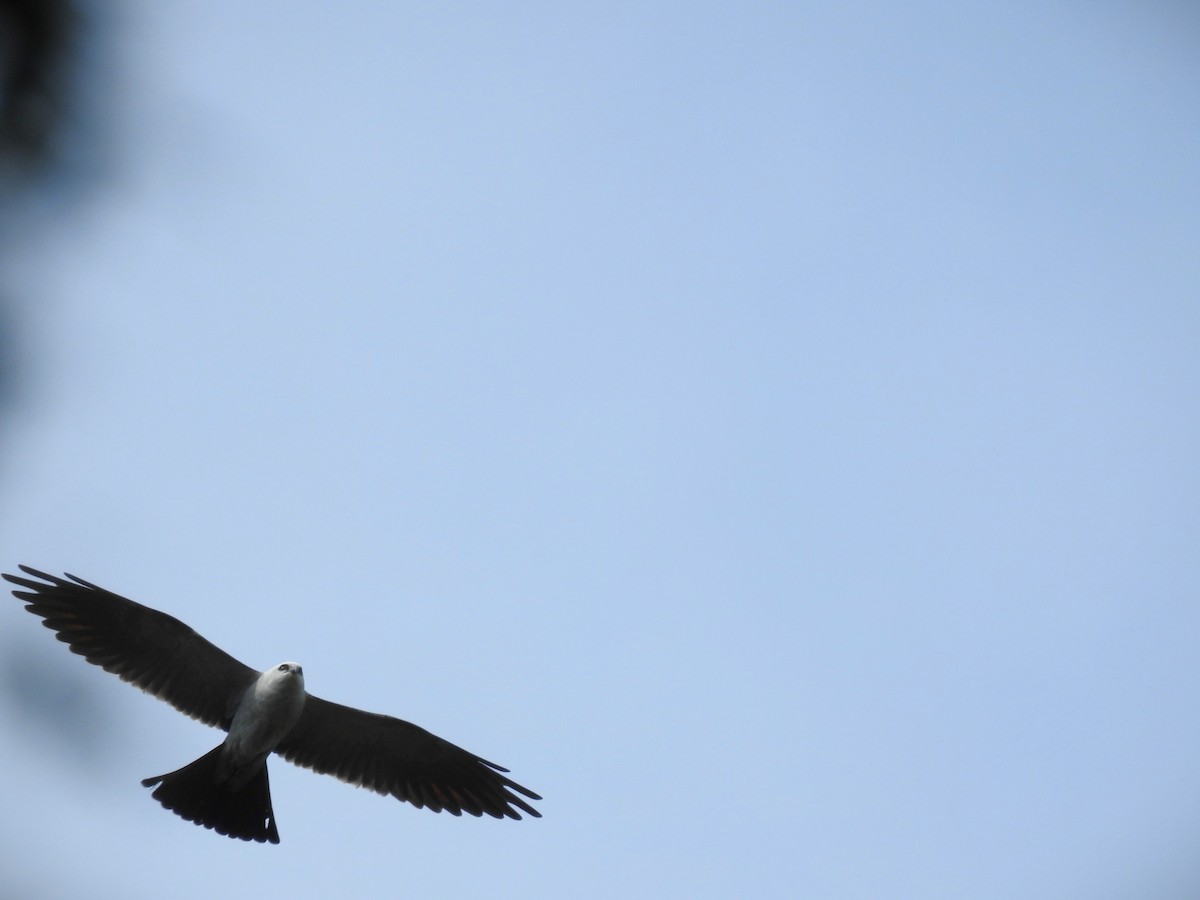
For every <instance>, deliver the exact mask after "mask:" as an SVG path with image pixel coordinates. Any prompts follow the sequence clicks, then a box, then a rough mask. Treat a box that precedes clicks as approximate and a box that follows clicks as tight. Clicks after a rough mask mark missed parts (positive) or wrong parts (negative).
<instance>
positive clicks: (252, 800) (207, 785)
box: [142, 745, 279, 844]
mask: <svg viewBox="0 0 1200 900" xmlns="http://www.w3.org/2000/svg"><path fill="white" fill-rule="evenodd" d="M223 748H224V745H222V746H218V747H217V748H215V749H214V750H211V751H210V752H208V753H205V754H204V755H203V756H202V757H200V758H199V759H198V760H196V761H195V762H194V763H189V764H188V765H186V766H184V767H183V768H182V769H179V770H177V771H175V772H171V773H170V774H168V775H156V776H155V777H153V778H146V779H144V780H143V781H142V785H143V786H144V787H154V785H158V787H157V788H156V789H155V791H154V794H153V796H154V799H155V800H157V801H158V802H159V803H161V804H162V805H163V806H165V807H166V808H167V809H169V810H171V812H173V813H175V814H176V815H178V816H182V817H183V818H185V819H187V820H188V821H189V822H195V823H196V824H197V825H203V826H204V827H205V828H211V829H213V830H214V831H215V832H217V834H227V835H229V836H230V837H233V838H238V839H240V840H243V841H258V842H260V843H261V842H263V841H270V842H271V843H272V844H278V843H279V832H278V831H277V830H276V828H275V811H274V810H273V809H272V808H271V785H270V783H269V782H268V780H267V765H266V763H265V762H264V763H263V766H262V768H261V769H260V770H259V771H258V773H257V774H255V775H254V776H252V777H251V778H250V780H249V781H247V782H246V783H245V784H243V785H241V786H240V787H237V788H233V789H231V788H230V787H229V783H228V781H227V780H225V779H223V778H222V777H221V771H220V762H221V751H222V749H223Z"/></svg>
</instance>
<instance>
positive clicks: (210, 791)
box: [4, 566, 542, 844]
mask: <svg viewBox="0 0 1200 900" xmlns="http://www.w3.org/2000/svg"><path fill="white" fill-rule="evenodd" d="M20 568H21V571H22V572H24V573H25V574H26V575H29V576H32V577H30V578H22V577H20V576H17V575H8V574H5V575H4V578H5V579H6V580H7V581H10V582H12V583H13V584H15V585H18V586H19V587H22V588H26V589H27V590H14V591H13V596H15V597H17V598H18V599H19V600H24V601H25V603H26V605H25V608H26V609H27V610H29V611H30V612H31V613H33V614H34V615H37V616H41V617H42V619H44V620H45V621H43V622H42V624H43V625H45V626H46V627H47V628H49V629H51V630H52V631H55V632H57V637H58V639H59V640H60V641H62V642H64V643H65V644H67V645H68V646H70V648H71V650H72V651H73V652H75V653H78V654H79V655H80V656H82V657H83V658H84V659H86V660H87V661H88V662H90V663H94V664H95V665H97V666H100V667H101V668H102V669H104V670H105V671H106V672H112V673H113V674H114V675H117V676H119V677H120V678H121V679H122V680H123V681H128V682H130V683H131V684H134V685H136V686H137V687H140V688H141V689H142V690H143V691H146V692H147V693H150V694H153V695H154V696H155V697H157V698H158V699H160V700H165V701H167V702H168V703H170V704H171V705H172V706H174V707H175V708H176V709H177V710H179V711H180V712H182V713H186V714H187V715H189V716H191V717H192V718H193V719H199V720H200V721H201V722H203V723H205V724H206V725H212V726H215V727H217V728H221V729H223V730H224V731H226V732H228V734H227V735H226V737H225V740H224V741H223V742H222V743H221V744H220V745H218V746H217V747H216V748H214V749H213V750H211V751H210V752H208V753H206V754H204V756H201V757H200V758H199V759H198V760H196V761H195V762H193V763H190V764H189V765H186V766H184V767H183V768H182V769H179V770H177V771H175V772H170V773H168V774H166V775H157V776H155V777H153V778H147V779H145V780H144V781H143V782H142V784H143V785H144V786H145V787H156V786H157V787H156V789H155V791H154V794H153V796H154V798H155V799H156V800H158V802H159V803H161V804H162V805H163V806H165V807H166V808H167V809H169V810H171V811H172V812H174V813H175V814H176V815H179V816H182V817H183V818H184V819H187V820H188V821H190V822H195V823H196V824H197V825H203V826H204V827H205V828H211V829H213V830H214V831H216V832H217V833H218V834H224V835H228V836H229V837H232V838H239V839H240V840H243V841H259V842H262V841H270V842H271V843H272V844H278V843H279V832H278V830H277V829H276V827H275V813H274V810H273V809H272V808H271V788H270V785H269V783H268V781H267V762H266V760H267V756H268V755H269V754H270V753H271V752H272V751H273V752H275V753H278V754H279V755H280V756H282V757H283V758H284V759H286V760H287V761H288V762H292V763H295V764H296V765H298V766H303V767H304V768H306V769H312V770H313V771H314V772H319V773H321V774H323V775H333V776H334V777H335V778H339V779H341V780H342V781H345V782H348V783H350V784H353V785H356V786H359V787H365V788H369V789H370V790H372V791H375V792H376V793H379V794H385V795H387V794H390V795H391V796H393V797H395V798H396V799H398V800H407V801H408V802H409V803H412V804H413V805H414V806H417V807H428V808H429V809H431V810H433V811H434V812H441V811H442V810H445V811H446V812H449V813H451V814H453V815H456V816H458V815H462V814H463V813H464V812H465V813H469V814H470V815H472V816H481V815H483V814H484V813H486V814H487V815H489V816H493V817H494V818H497V819H501V818H505V817H507V818H510V819H519V818H521V814H520V812H518V811H517V810H518V809H519V810H522V811H524V812H525V813H527V814H529V815H531V816H535V817H538V818H540V817H541V813H539V812H538V811H537V810H536V809H534V808H533V807H532V806H530V805H529V804H528V803H526V802H525V800H523V799H522V796H524V797H527V798H529V799H530V800H541V799H542V798H541V797H539V796H538V795H537V794H535V793H533V791H530V790H528V789H527V788H524V787H522V786H521V785H519V784H517V783H516V782H515V781H512V780H510V779H508V778H506V777H505V775H504V774H503V773H507V772H508V769H505V768H502V767H501V766H498V765H496V764H495V763H492V762H488V761H487V760H486V759H483V758H482V757H479V756H476V755H475V754H474V753H468V752H467V751H466V750H463V749H462V748H460V747H456V746H454V744H451V743H450V742H449V741H444V740H442V739H441V738H440V737H437V736H435V735H433V734H430V733H429V732H428V731H426V730H425V729H423V728H418V727H417V726H416V725H412V724H410V723H408V722H403V721H401V720H400V719H394V718H392V717H391V716H383V715H378V714H376V713H369V712H363V711H362V710H360V709H353V708H352V707H349V706H341V705H339V704H337V703H330V702H329V701H328V700H322V699H321V698H320V697H314V696H313V695H312V694H309V693H307V692H306V691H305V690H304V672H303V670H302V669H301V668H300V666H299V665H297V664H296V663H293V662H285V663H280V664H279V665H278V666H273V667H272V668H270V669H267V670H266V671H264V672H256V671H254V670H253V669H251V668H250V667H249V666H246V665H243V664H242V663H240V662H238V661H237V660H236V659H234V658H233V657H232V656H230V655H229V654H228V653H226V652H225V651H223V650H221V649H219V648H218V647H216V646H214V645H213V644H210V643H209V642H208V641H206V640H205V639H204V638H202V637H201V636H200V635H198V634H196V632H195V631H193V630H192V629H191V628H189V627H188V626H187V625H185V624H183V623H182V622H180V621H179V620H178V619H176V618H173V617H172V616H168V615H167V614H166V613H161V612H159V611H158V610H154V609H150V608H149V607H147V606H142V605H141V604H140V603H134V602H133V601H132V600H127V599H125V598H124V597H119V596H117V595H116V594H114V593H112V592H110V591H106V590H104V588H101V587H97V586H96V585H94V584H91V583H89V582H87V581H84V580H83V579H82V578H76V577H75V576H74V575H67V577H66V578H58V577H56V576H54V575H47V574H45V573H44V572H39V571H37V570H36V569H31V568H29V567H28V566H21V567H20ZM34 579H39V580H34ZM518 795H522V796H518Z"/></svg>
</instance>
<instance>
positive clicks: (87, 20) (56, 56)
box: [0, 0, 103, 489]
mask: <svg viewBox="0 0 1200 900" xmlns="http://www.w3.org/2000/svg"><path fill="white" fill-rule="evenodd" d="M97 13H98V10H97V9H95V8H94V7H93V5H92V4H88V3H86V2H85V0H0V454H2V453H3V450H4V449H5V448H4V446H3V442H4V440H5V439H6V438H7V428H5V427H4V425H5V424H6V421H7V418H8V413H9V412H10V411H11V408H12V402H13V400H14V398H15V395H16V394H17V393H18V387H19V378H18V376H19V364H20V358H21V357H20V353H19V352H18V351H19V349H20V347H21V346H22V341H21V340H20V336H19V331H20V327H21V315H20V312H21V307H22V300H23V298H22V297H20V296H14V288H13V284H12V278H11V275H10V272H9V266H10V264H11V260H12V254H13V253H14V252H15V250H16V249H17V248H19V249H20V250H22V251H26V252H27V250H28V248H29V247H30V245H31V244H30V238H31V236H32V237H35V238H36V236H37V232H38V231H39V230H40V229H44V228H45V227H46V226H47V225H48V224H57V222H59V221H63V220H69V219H70V217H71V216H72V215H73V214H74V213H75V212H76V211H77V210H78V203H77V201H78V200H79V199H81V198H82V197H83V195H84V194H85V193H86V188H87V186H89V184H90V183H92V182H93V181H94V180H95V176H96V173H97V172H98V171H99V170H100V168H101V166H99V165H97V161H98V160H99V159H100V154H99V153H98V146H97V144H98V142H97V140H96V138H97V137H98V135H100V134H101V133H102V132H103V129H102V128H101V127H99V126H100V125H101V119H102V115H101V114H100V113H101V110H100V108H99V107H100V104H99V103H98V102H97V101H98V99H99V97H100V91H99V90H97V87H96V86H97V85H98V84H99V82H100V81H101V80H102V79H99V78H97V77H96V76H97V74H98V72H99V67H98V65H97V63H98V61H99V60H100V59H101V58H102V56H103V54H102V53H101V52H100V50H101V49H102V48H101V47H100V44H101V43H102V41H101V36H102V30H101V29H100V28H99V27H98V22H99V18H100V17H99V16H98V14H97ZM2 474H3V469H2V467H0V475H2ZM2 488H3V484H0V489H2Z"/></svg>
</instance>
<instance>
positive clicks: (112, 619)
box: [4, 566, 258, 731]
mask: <svg viewBox="0 0 1200 900" xmlns="http://www.w3.org/2000/svg"><path fill="white" fill-rule="evenodd" d="M20 568H21V571H22V572H24V573H25V574H26V575H29V576H32V577H31V578H21V577H19V576H17V575H9V574H7V573H5V575H4V578H5V580H6V581H10V582H12V583H13V584H15V585H17V586H19V587H22V588H27V590H23V591H13V595H14V596H16V597H18V598H19V599H21V600H24V601H25V608H26V609H27V610H29V611H30V612H31V613H33V614H34V615H38V616H41V617H42V618H43V619H44V620H45V621H44V622H42V624H43V625H45V626H46V627H47V628H49V629H51V630H52V631H54V632H56V634H57V637H58V639H59V640H60V641H62V642H64V643H65V644H67V645H68V646H70V648H71V650H72V651H74V652H75V653H78V654H79V655H80V656H82V657H83V658H84V659H86V660H87V661H88V662H90V663H94V664H95V665H97V666H100V667H101V668H102V669H104V670H105V671H106V672H112V673H113V674H114V675H118V676H120V677H121V679H122V680H124V681H128V682H130V683H131V684H134V685H137V686H138V687H140V688H141V689H142V690H144V691H146V692H147V693H150V694H153V695H154V696H155V697H158V698H159V699H160V700H165V701H167V702H168V703H170V704H171V705H172V706H174V707H175V708H176V709H177V710H179V711H180V712H182V713H185V714H186V715H189V716H191V717H192V718H194V719H199V720H200V721H201V722H204V723H205V724H206V725H213V726H216V727H217V728H224V729H225V730H227V731H228V730H229V723H230V719H231V717H232V712H233V708H234V707H235V706H236V702H237V700H238V699H239V698H240V697H241V695H242V693H243V692H244V691H245V689H246V688H247V687H248V686H249V685H250V684H252V683H253V682H254V680H255V679H256V678H257V677H258V673H257V672H256V671H254V670H253V669H251V668H250V667H249V666H247V665H244V664H242V663H240V662H238V661H237V660H236V659H234V658H233V657H232V656H230V655H229V654H228V653H226V652H225V651H224V650H222V649H220V648H219V647H216V646H214V645H213V644H210V643H209V642H208V641H206V640H205V639H204V638H202V637H201V636H200V635H198V634H196V632H195V631H193V630H192V629H191V628H189V627H188V626H187V625H184V624H183V623H182V622H180V621H179V620H178V619H176V618H174V617H172V616H168V615H167V614H166V613H161V612H159V611H158V610H155V609H150V607H148V606H142V605H141V604H140V603H134V602H133V601H132V600H127V599H126V598H124V597H121V596H118V595H117V594H114V593H112V592H111V591H106V590H104V588H101V587H97V586H96V585H94V584H90V583H89V582H86V581H84V580H83V579H82V578H76V577H75V576H74V575H67V577H66V578H57V577H55V576H54V575H47V574H46V573H45V572H39V571H38V570H37V569H31V568H29V567H28V566H21V567H20ZM33 579H40V580H39V581H35V580H33Z"/></svg>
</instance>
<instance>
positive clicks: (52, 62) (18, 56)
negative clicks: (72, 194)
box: [0, 0, 81, 179]
mask: <svg viewBox="0 0 1200 900" xmlns="http://www.w3.org/2000/svg"><path fill="white" fill-rule="evenodd" d="M80 25H81V21H80V13H79V11H78V10H77V9H76V6H75V4H74V3H71V2H68V0H0V52H2V54H3V67H4V68H3V85H4V87H3V94H2V95H0V104H2V105H0V160H2V163H3V166H4V176H5V178H6V179H12V178H14V177H15V178H24V177H28V176H31V175H40V174H46V173H47V172H52V171H53V168H54V165H55V160H56V155H57V152H56V151H57V149H58V147H57V142H56V140H57V137H58V136H59V135H60V134H61V133H62V131H63V124H64V121H65V120H66V118H67V116H68V115H69V110H70V107H71V102H70V99H69V95H70V94H71V84H72V81H73V77H72V76H73V74H74V69H75V67H76V64H77V61H78V56H77V54H76V52H75V51H76V50H78V44H79V38H80V31H79V28H80Z"/></svg>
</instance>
